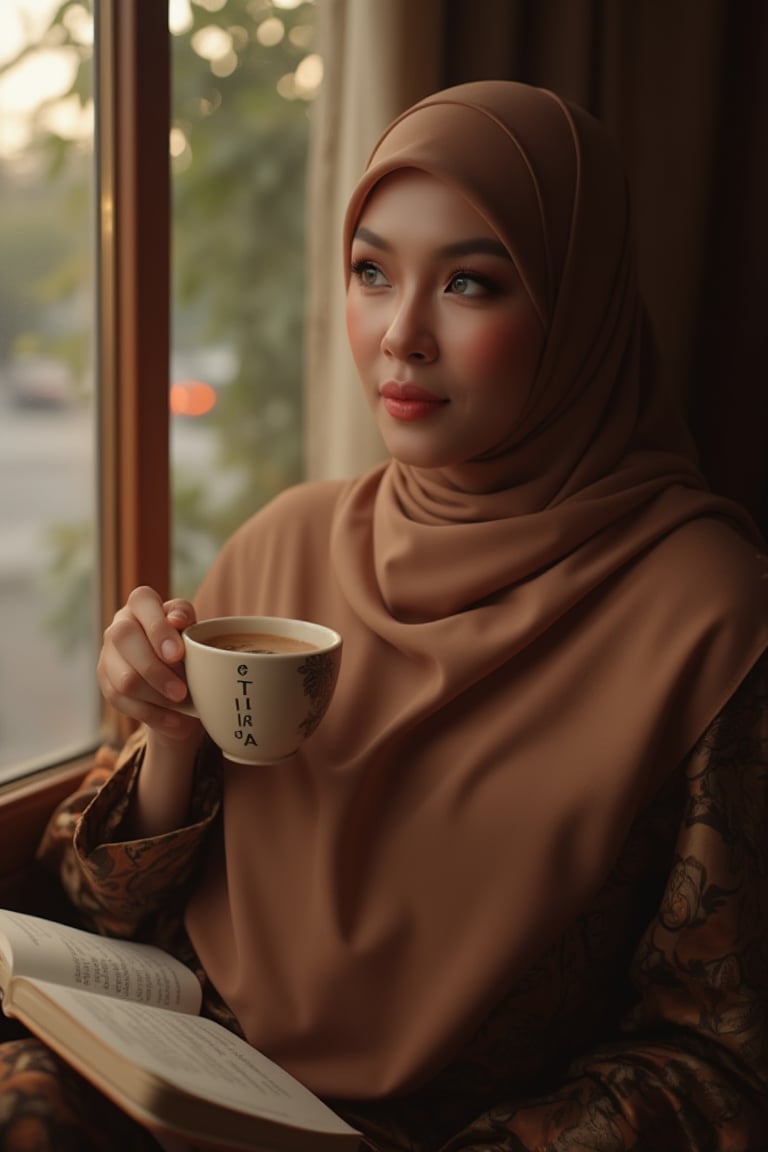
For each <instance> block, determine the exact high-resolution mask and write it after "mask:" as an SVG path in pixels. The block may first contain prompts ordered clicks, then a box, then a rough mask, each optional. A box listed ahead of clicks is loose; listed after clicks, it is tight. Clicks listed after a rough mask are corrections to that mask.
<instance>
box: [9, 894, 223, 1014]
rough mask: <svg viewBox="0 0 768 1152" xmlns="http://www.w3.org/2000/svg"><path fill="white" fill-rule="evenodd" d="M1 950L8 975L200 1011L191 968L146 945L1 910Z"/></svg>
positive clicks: (164, 1006)
mask: <svg viewBox="0 0 768 1152" xmlns="http://www.w3.org/2000/svg"><path fill="white" fill-rule="evenodd" d="M0 951H2V952H3V953H5V954H6V959H7V961H8V963H7V966H6V969H10V974H11V976H19V975H24V976H31V977H33V978H35V979H39V980H48V981H52V982H54V983H57V984H66V985H69V986H71V987H74V988H82V989H83V990H85V991H88V992H96V993H99V994H101V995H103V996H114V997H116V998H117V999H122V1000H133V1001H138V1002H140V1003H143V1004H151V1005H156V1006H158V1007H162V1008H168V1009H170V1010H171V1011H175V1012H191V1013H193V1014H197V1013H198V1012H199V1011H200V1005H201V1003H202V990H201V988H200V984H199V981H198V979H197V977H196V976H195V974H194V972H191V971H190V970H189V969H188V968H186V967H185V965H183V964H181V963H180V962H179V961H178V960H176V959H174V957H173V956H170V955H168V954H167V953H166V952H163V951H162V949H160V948H153V947H152V946H151V945H148V944H137V943H135V942H134V941H129V940H112V939H110V938H109V937H107V936H97V935H96V934H95V933H92V932H84V931H82V930H81V929H79V928H71V927H70V926H69V925H66V924H56V923H54V922H53V921H50V920H43V919H41V918H40V917H38V916H27V915H24V914H23V913H20V912H11V911H8V910H3V911H0ZM12 998H13V993H12V990H10V995H9V996H8V999H12Z"/></svg>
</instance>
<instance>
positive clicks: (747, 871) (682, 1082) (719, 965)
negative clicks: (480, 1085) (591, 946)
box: [444, 657, 768, 1152]
mask: <svg viewBox="0 0 768 1152" xmlns="http://www.w3.org/2000/svg"><path fill="white" fill-rule="evenodd" d="M686 768H687V771H686V779H687V798H686V804H685V811H684V815H683V819H682V822H681V825H680V829H679V834H678V840H677V845H676V852H675V856H674V862H673V867H672V869H671V872H670V874H669V876H668V879H667V883H666V890H665V892H664V897H663V900H662V902H661V905H660V907H659V908H658V910H657V913H656V915H655V917H654V919H653V920H652V922H651V923H650V924H649V926H648V928H647V930H646V932H645V933H644V935H643V938H642V940H641V943H640V946H639V948H638V949H637V950H636V953H635V956H634V959H633V966H632V979H633V984H634V987H635V993H636V1004H635V1007H634V1008H633V1010H632V1011H631V1013H630V1015H629V1016H628V1017H627V1018H626V1019H625V1021H624V1026H623V1028H622V1033H623V1038H622V1039H621V1040H617V1041H614V1042H612V1043H610V1044H606V1045H604V1046H602V1047H600V1048H599V1049H596V1050H592V1051H590V1052H589V1053H587V1054H585V1055H583V1056H582V1057H581V1058H580V1059H578V1060H577V1061H574V1062H573V1063H572V1064H571V1066H570V1068H569V1069H568V1072H567V1075H566V1077H565V1078H564V1080H563V1082H562V1085H561V1087H560V1088H559V1089H557V1090H555V1091H553V1092H552V1093H550V1094H549V1095H547V1096H546V1097H541V1098H538V1099H536V1100H534V1101H531V1100H527V1101H525V1102H521V1101H519V1100H518V1101H514V1102H509V1103H507V1104H504V1105H498V1106H496V1107H495V1108H493V1109H492V1110H490V1111H489V1112H486V1113H485V1114H484V1115H483V1116H482V1117H481V1118H479V1119H478V1120H476V1121H475V1122H474V1123H472V1124H471V1125H470V1126H469V1127H468V1128H466V1129H465V1130H463V1131H462V1132H461V1133H460V1134H459V1135H458V1136H456V1137H455V1138H454V1139H453V1140H451V1141H450V1142H449V1143H448V1144H447V1145H445V1149H444V1152H445V1150H447V1149H451V1150H452V1152H453V1150H458V1149H469V1148H478V1149H480V1148H482V1149H483V1150H484V1152H485V1150H488V1149H498V1150H499V1152H630V1150H634V1152H650V1150H654V1152H656V1150H658V1149H664V1152H705V1150H706V1152H726V1150H727V1152H761V1150H765V1149H768V660H767V659H766V658H765V657H764V658H763V660H762V661H761V664H759V665H758V666H757V668H756V669H755V670H754V671H753V672H752V674H751V675H750V676H749V677H748V678H747V680H746V681H745V683H744V684H743V685H742V687H741V688H740V689H739V691H738V692H737V694H736V695H735V696H734V697H733V698H732V700H731V701H730V703H729V704H728V706H727V707H726V708H725V709H724V710H723V712H722V713H721V714H720V716H719V717H718V718H717V719H716V721H715V722H714V723H713V724H712V726H711V727H710V728H709V730H708V731H707V732H706V733H705V735H704V736H703V738H702V739H701V741H700V742H699V744H698V746H697V748H696V749H695V750H694V752H693V754H692V756H691V757H690V758H689V761H688V763H687V766H686Z"/></svg>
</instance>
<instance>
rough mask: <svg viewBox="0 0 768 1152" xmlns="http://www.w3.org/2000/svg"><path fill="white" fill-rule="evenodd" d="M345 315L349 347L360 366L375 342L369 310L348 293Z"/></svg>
mask: <svg viewBox="0 0 768 1152" xmlns="http://www.w3.org/2000/svg"><path fill="white" fill-rule="evenodd" d="M345 316H346V324H347V339H348V341H349V347H350V349H351V351H352V356H353V358H354V360H355V363H356V364H357V365H358V366H360V365H361V361H363V362H364V360H365V359H366V357H367V356H369V355H370V353H371V348H372V347H373V346H375V343H376V339H375V333H374V326H373V323H372V319H371V315H370V310H369V309H366V308H361V307H360V305H359V302H358V301H357V300H355V298H354V296H352V295H348V296H347V305H346V311H345Z"/></svg>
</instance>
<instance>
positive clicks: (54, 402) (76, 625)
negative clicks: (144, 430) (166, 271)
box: [0, 0, 98, 780]
mask: <svg viewBox="0 0 768 1152" xmlns="http://www.w3.org/2000/svg"><path fill="white" fill-rule="evenodd" d="M92 56H93V20H92V6H91V5H90V4H89V3H83V2H82V0H81V2H78V3H64V4H62V3H61V0H2V3H1V4H0V635H1V636H2V640H1V641H0V780H6V779H8V778H9V777H11V776H14V775H16V774H18V773H19V772H20V771H23V770H24V769H25V768H28V767H30V766H33V765H35V764H37V763H41V762H44V761H46V760H51V761H52V760H58V759H63V758H64V757H65V756H66V755H68V754H70V753H72V754H74V753H75V752H77V751H80V750H82V749H83V748H84V747H85V746H88V745H90V744H91V743H92V742H93V739H94V736H95V734H96V732H97V725H98V700H97V692H96V686H95V675H94V665H95V652H96V632H97V625H96V619H97V615H96V612H97V606H96V604H95V602H94V600H95V594H94V588H93V572H94V571H95V557H94V538H95V532H94V521H95V516H94V512H95V503H96V480H95V475H96V472H95V452H94V402H93V379H94V371H93V363H94V357H93V329H94V323H93V311H94V309H93V297H94V290H93V280H94V255H93V253H94V233H95V228H94V210H95V209H94V195H93V189H94V163H93V101H92V82H91V65H92Z"/></svg>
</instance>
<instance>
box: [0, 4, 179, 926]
mask: <svg viewBox="0 0 768 1152" xmlns="http://www.w3.org/2000/svg"><path fill="white" fill-rule="evenodd" d="M94 18H95V30H96V31H95V44H94V55H95V92H94V101H95V105H96V128H95V154H96V182H97V189H98V195H97V245H96V248H97V276H96V282H97V286H98V287H97V293H96V295H97V304H96V316H95V326H96V379H97V381H98V387H97V398H96V406H97V407H96V421H97V437H98V445H99V451H98V476H97V484H98V491H99V500H98V533H97V540H98V544H97V556H98V559H97V575H98V584H99V593H98V594H99V618H100V621H101V624H102V627H105V626H106V625H107V624H108V623H109V621H110V620H111V619H112V617H113V615H114V613H115V612H116V611H117V609H118V607H119V606H120V605H121V604H124V603H125V600H126V598H127V596H128V593H129V592H130V590H131V589H132V588H134V587H136V586H137V585H139V584H151V585H152V586H153V587H154V588H156V589H157V590H158V591H159V592H160V593H161V594H162V595H164V596H167V595H168V594H169V593H168V589H169V584H170V466H169V406H168V390H169V358H170V199H171V197H170V186H171V181H170V161H169V148H168V141H169V131H170V109H171V83H170V33H169V28H168V4H167V0H94ZM126 734H127V727H126V725H125V723H124V721H123V720H122V718H120V717H118V716H117V715H116V714H110V712H109V711H108V710H107V709H105V710H104V713H103V723H102V733H101V738H102V739H103V740H111V741H114V742H119V741H120V740H121V739H123V738H124V737H125V735H126ZM92 751H93V750H92ZM89 762H90V756H89V755H83V756H82V757H79V758H77V759H74V760H70V761H69V762H68V763H65V764H52V765H51V766H50V767H48V768H45V769H43V770H41V771H38V772H35V773H34V774H32V775H29V776H26V777H22V778H20V779H18V780H16V781H13V782H11V783H9V784H7V785H5V786H3V787H2V788H0V903H3V904H5V905H6V906H10V905H16V906H18V905H20V904H21V905H23V906H29V904H30V903H32V904H36V903H37V900H36V896H37V895H39V894H40V891H41V890H42V888H44V887H45V882H44V881H41V880H40V878H39V877H37V875H36V872H35V865H34V857H35V850H36V847H37V844H38V842H39V839H40V835H41V833H42V831H43V829H44V827H45V824H46V822H47V819H48V817H49V816H50V814H51V812H52V811H53V809H54V807H55V806H56V804H57V803H59V802H60V801H61V800H62V799H63V798H64V797H65V796H66V795H67V794H68V793H69V792H70V791H71V790H72V789H73V788H74V787H76V785H77V783H78V781H79V780H80V779H81V778H82V775H83V772H84V771H85V770H86V769H87V767H88V764H89Z"/></svg>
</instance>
